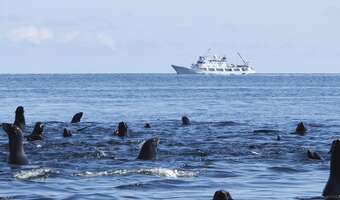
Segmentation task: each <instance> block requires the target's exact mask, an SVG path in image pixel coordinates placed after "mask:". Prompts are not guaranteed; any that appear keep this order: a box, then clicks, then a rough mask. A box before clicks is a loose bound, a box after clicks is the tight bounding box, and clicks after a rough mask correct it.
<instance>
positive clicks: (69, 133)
mask: <svg viewBox="0 0 340 200" xmlns="http://www.w3.org/2000/svg"><path fill="white" fill-rule="evenodd" d="M63 136H64V137H71V136H72V133H71V131H70V130H68V129H67V128H64V133H63Z"/></svg>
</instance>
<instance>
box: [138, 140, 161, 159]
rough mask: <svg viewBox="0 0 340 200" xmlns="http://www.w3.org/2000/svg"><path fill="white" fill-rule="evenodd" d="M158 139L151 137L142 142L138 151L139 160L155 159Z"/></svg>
mask: <svg viewBox="0 0 340 200" xmlns="http://www.w3.org/2000/svg"><path fill="white" fill-rule="evenodd" d="M159 142H160V139H159V138H151V139H148V140H147V141H145V142H144V144H143V146H142V149H141V150H140V152H139V155H138V159H139V160H155V159H156V158H157V151H158V145H159Z"/></svg>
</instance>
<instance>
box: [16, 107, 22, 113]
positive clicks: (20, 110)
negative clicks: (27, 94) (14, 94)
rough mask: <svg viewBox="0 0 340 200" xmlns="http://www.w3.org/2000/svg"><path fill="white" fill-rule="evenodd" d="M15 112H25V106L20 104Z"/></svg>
mask: <svg viewBox="0 0 340 200" xmlns="http://www.w3.org/2000/svg"><path fill="white" fill-rule="evenodd" d="M15 114H24V107H22V106H18V107H17V109H16V110H15Z"/></svg>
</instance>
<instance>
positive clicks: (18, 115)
mask: <svg viewBox="0 0 340 200" xmlns="http://www.w3.org/2000/svg"><path fill="white" fill-rule="evenodd" d="M14 125H16V126H17V127H19V128H20V129H21V130H24V128H25V125H26V121H25V115H24V107H22V106H18V107H17V109H16V110H15V120H14Z"/></svg>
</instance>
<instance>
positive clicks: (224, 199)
mask: <svg viewBox="0 0 340 200" xmlns="http://www.w3.org/2000/svg"><path fill="white" fill-rule="evenodd" d="M213 200H233V198H232V197H231V195H230V193H229V192H227V191H224V190H219V191H216V192H215V194H214V198H213Z"/></svg>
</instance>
